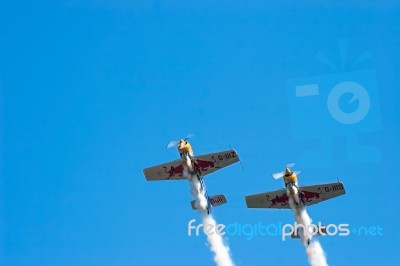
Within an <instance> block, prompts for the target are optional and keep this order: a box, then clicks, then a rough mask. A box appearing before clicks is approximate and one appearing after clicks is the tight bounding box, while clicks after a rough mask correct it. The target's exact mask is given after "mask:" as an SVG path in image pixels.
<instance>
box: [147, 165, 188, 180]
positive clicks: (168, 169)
mask: <svg viewBox="0 0 400 266" xmlns="http://www.w3.org/2000/svg"><path fill="white" fill-rule="evenodd" d="M143 173H144V176H145V177H146V180H147V181H157V180H182V179H185V178H184V177H183V165H182V161H181V160H175V161H172V162H168V163H164V164H160V165H157V166H153V167H149V168H146V169H144V170H143Z"/></svg>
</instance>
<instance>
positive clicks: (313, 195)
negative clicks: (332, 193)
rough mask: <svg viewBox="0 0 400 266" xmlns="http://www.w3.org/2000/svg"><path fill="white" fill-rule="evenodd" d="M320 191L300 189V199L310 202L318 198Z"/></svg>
mask: <svg viewBox="0 0 400 266" xmlns="http://www.w3.org/2000/svg"><path fill="white" fill-rule="evenodd" d="M320 194H321V192H320V193H317V192H311V191H306V190H302V191H301V192H300V193H299V196H300V199H301V200H302V201H305V202H310V201H311V200H312V199H319V197H320V196H321V195H320Z"/></svg>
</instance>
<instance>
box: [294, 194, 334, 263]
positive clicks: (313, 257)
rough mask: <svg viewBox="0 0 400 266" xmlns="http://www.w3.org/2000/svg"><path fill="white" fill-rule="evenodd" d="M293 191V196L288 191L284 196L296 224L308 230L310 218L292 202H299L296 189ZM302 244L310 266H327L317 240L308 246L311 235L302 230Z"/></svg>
mask: <svg viewBox="0 0 400 266" xmlns="http://www.w3.org/2000/svg"><path fill="white" fill-rule="evenodd" d="M294 189H295V192H296V193H295V194H294V195H291V194H290V192H289V190H287V191H286V194H287V195H288V197H289V205H290V207H291V208H292V210H293V212H294V214H295V218H296V222H297V223H298V224H302V225H304V227H305V228H310V225H311V221H312V220H311V218H310V216H309V215H308V213H307V211H306V209H305V208H304V207H299V206H298V205H296V204H295V202H294V200H296V201H297V202H299V197H298V194H297V189H296V188H294ZM303 234H304V235H303V238H301V239H302V241H303V244H304V246H305V247H306V254H307V258H308V262H309V263H310V265H312V266H328V263H327V261H326V256H325V252H324V250H323V248H322V246H321V244H320V243H319V241H318V240H317V239H313V240H312V241H311V242H310V244H309V245H308V243H307V242H308V240H309V239H310V240H311V237H312V236H311V234H310V232H309V231H308V230H304V232H303Z"/></svg>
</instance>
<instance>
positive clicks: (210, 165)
mask: <svg viewBox="0 0 400 266" xmlns="http://www.w3.org/2000/svg"><path fill="white" fill-rule="evenodd" d="M191 136H192V135H188V136H187V137H186V138H185V139H180V140H178V141H170V142H169V143H168V145H167V148H172V147H175V146H176V147H177V148H178V152H179V155H180V159H178V160H175V161H172V162H167V163H164V164H160V165H157V166H153V167H149V168H146V169H144V170H143V172H144V176H145V177H146V180H147V181H158V180H188V179H189V180H190V179H191V178H197V179H198V180H199V181H200V185H201V188H202V191H204V196H205V198H206V199H207V213H208V214H210V213H211V210H212V208H213V207H216V206H219V205H222V204H225V203H226V202H227V201H226V198H225V196H224V195H222V194H220V195H215V196H211V197H210V196H208V195H207V191H206V186H205V184H204V180H203V177H204V176H205V175H208V174H211V173H213V172H215V171H217V170H219V169H222V168H224V167H226V166H228V165H231V164H233V163H236V162H238V161H239V156H238V154H237V153H236V151H235V150H232V149H231V150H227V151H222V152H217V153H210V154H205V155H201V156H194V153H193V149H192V146H191V145H190V143H189V142H188V141H187V139H189V138H190V137H191ZM191 205H192V209H196V208H197V207H196V204H195V201H194V200H193V201H191Z"/></svg>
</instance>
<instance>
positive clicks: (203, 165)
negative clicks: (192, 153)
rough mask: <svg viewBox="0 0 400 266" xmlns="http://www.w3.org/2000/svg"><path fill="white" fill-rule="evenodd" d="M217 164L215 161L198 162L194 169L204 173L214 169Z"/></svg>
mask: <svg viewBox="0 0 400 266" xmlns="http://www.w3.org/2000/svg"><path fill="white" fill-rule="evenodd" d="M214 167H215V163H214V162H213V161H203V160H196V163H195V164H194V169H195V171H196V172H199V171H202V172H205V171H207V170H208V169H211V168H214Z"/></svg>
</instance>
